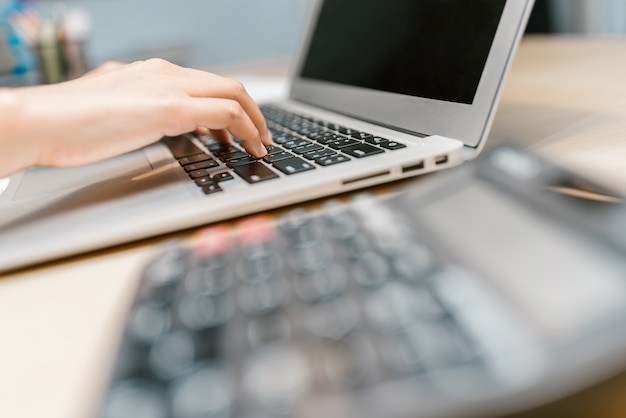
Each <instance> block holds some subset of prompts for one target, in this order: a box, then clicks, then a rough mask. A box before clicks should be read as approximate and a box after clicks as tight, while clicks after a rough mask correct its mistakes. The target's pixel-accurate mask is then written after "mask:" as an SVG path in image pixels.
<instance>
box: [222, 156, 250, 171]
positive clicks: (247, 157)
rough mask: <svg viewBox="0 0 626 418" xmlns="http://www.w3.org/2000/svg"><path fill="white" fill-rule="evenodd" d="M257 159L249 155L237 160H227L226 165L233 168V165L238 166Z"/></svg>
mask: <svg viewBox="0 0 626 418" xmlns="http://www.w3.org/2000/svg"><path fill="white" fill-rule="evenodd" d="M256 161H257V159H256V158H254V157H251V156H249V155H247V156H246V157H243V158H239V159H237V160H231V161H229V162H227V163H226V165H227V166H228V167H230V168H233V167H238V166H240V165H246V164H251V163H254V162H256Z"/></svg>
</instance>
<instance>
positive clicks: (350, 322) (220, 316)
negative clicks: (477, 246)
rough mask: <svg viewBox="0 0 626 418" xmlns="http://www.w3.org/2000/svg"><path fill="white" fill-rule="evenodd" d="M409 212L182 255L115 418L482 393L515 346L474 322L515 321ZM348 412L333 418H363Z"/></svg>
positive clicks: (246, 232)
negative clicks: (506, 348) (503, 345)
mask: <svg viewBox="0 0 626 418" xmlns="http://www.w3.org/2000/svg"><path fill="white" fill-rule="evenodd" d="M257 164H258V163H257ZM252 171H253V170H251V172H252ZM261 175H262V173H261ZM397 209H398V208H393V210H389V208H386V207H382V206H381V205H380V204H376V205H375V204H374V203H373V202H372V200H371V199H363V198H362V199H359V200H357V201H356V203H354V204H353V205H351V206H347V207H346V206H343V205H340V204H338V203H332V202H331V203H329V204H328V205H327V206H326V207H325V208H324V210H323V211H322V212H321V213H320V214H316V215H313V214H310V213H306V212H304V211H294V212H291V213H289V214H288V215H286V216H285V217H284V218H282V219H280V220H278V221H276V220H273V219H272V218H269V217H254V218H249V219H247V220H244V221H243V222H242V223H241V224H239V225H238V227H237V229H236V230H235V231H232V230H230V229H229V228H228V227H226V226H221V225H218V226H214V227H211V228H209V229H205V230H203V231H200V233H199V234H198V236H197V237H196V238H197V239H196V240H195V243H194V245H192V246H187V245H182V244H175V243H173V244H171V246H170V247H168V248H166V249H164V251H163V253H162V254H160V255H159V256H158V257H156V258H155V259H154V261H152V262H151V263H149V265H148V266H147V267H146V269H145V270H144V272H143V277H142V280H141V282H140V285H139V288H138V291H137V295H136V298H135V300H134V303H133V305H132V308H131V310H130V313H129V314H128V316H127V320H126V329H125V333H124V337H123V340H122V344H121V349H120V350H119V352H118V356H117V362H116V366H115V371H114V373H113V378H112V381H111V384H110V386H109V390H108V394H107V396H106V398H105V402H104V405H103V408H102V410H101V417H102V418H111V417H134V416H141V417H142V418H167V417H176V418H186V417H220V418H228V417H252V416H256V417H267V418H269V417H292V416H298V415H299V414H298V409H299V407H301V406H302V405H308V406H315V402H316V400H319V399H322V398H323V397H324V396H329V397H330V398H331V399H335V400H337V399H342V397H343V399H346V397H347V398H350V396H352V395H351V394H352V393H356V391H359V390H366V389H367V390H376V388H378V387H382V386H381V385H384V384H385V383H389V382H396V384H400V385H405V386H404V389H406V390H397V393H399V394H404V395H406V394H407V393H415V394H418V393H420V390H419V389H418V388H419V387H422V386H419V385H426V387H429V388H430V389H428V392H427V393H431V395H429V396H434V393H436V388H439V389H440V390H444V391H447V390H448V389H450V388H449V387H447V385H449V384H450V385H451V386H452V387H454V386H455V385H458V382H465V381H466V382H468V383H469V385H470V386H475V385H476V384H478V387H482V386H481V385H482V383H480V382H483V383H484V382H486V381H489V379H488V378H486V376H488V375H489V373H488V370H487V369H488V368H485V367H484V366H483V364H484V363H483V360H484V357H483V356H485V355H487V354H488V353H489V352H490V350H489V349H488V347H490V346H491V345H493V344H494V343H496V344H498V343H500V342H501V340H502V339H504V340H506V338H507V335H508V334H507V332H505V331H506V329H507V328H506V327H505V328H503V329H502V328H497V329H498V330H499V331H498V332H499V334H498V337H497V338H491V332H490V331H488V330H485V329H479V328H480V326H478V325H477V324H479V323H480V322H475V321H473V319H475V318H474V317H472V315H471V312H472V311H471V309H473V308H472V306H474V307H476V306H478V307H480V309H479V310H480V312H489V315H491V314H493V315H494V317H495V318H504V317H505V316H504V315H501V313H500V312H499V311H498V310H495V311H491V310H490V309H491V307H492V306H495V305H493V304H492V303H491V302H492V301H491V299H490V298H489V297H487V296H488V295H486V294H485V295H483V294H482V292H481V291H480V290H481V289H480V286H478V287H477V283H478V281H477V280H475V279H474V278H473V276H472V275H471V274H470V273H468V272H466V271H464V270H463V268H462V267H458V266H453V265H451V264H450V263H449V262H447V261H446V259H445V257H444V256H442V255H441V253H438V252H437V251H436V249H435V248H432V247H431V246H430V245H428V244H427V242H425V241H424V240H423V238H422V236H423V235H422V234H421V233H420V231H419V226H418V228H417V229H416V228H415V227H414V226H415V225H414V224H413V223H412V222H411V220H410V219H411V218H410V216H411V215H410V210H397ZM459 288H462V289H466V290H467V289H471V290H472V291H471V292H469V291H468V292H467V294H468V295H472V298H469V299H467V300H465V298H464V297H462V295H460V294H459V293H458V289H459ZM468 309H470V310H469V311H468ZM466 313H468V314H467V315H466ZM480 318H482V317H481V316H479V319H480ZM503 320H504V319H502V320H501V322H502V321H503ZM496 322H497V321H496ZM505 322H506V321H505ZM489 324H490V322H489ZM508 325H511V324H508ZM508 325H507V326H508ZM477 329H478V331H477ZM511 329H515V327H514V326H513V325H511ZM500 331H502V332H500ZM486 347H487V348H486ZM487 363H489V362H487ZM455 370H456V371H458V372H459V374H456V372H455ZM442 371H443V372H442ZM472 376H473V377H472ZM477 376H482V377H483V378H485V380H484V381H483V380H479V379H477ZM470 377H471V378H470ZM407 379H408V380H407ZM468 379H469V380H468ZM414 385H418V386H414ZM368 388H369V389H368ZM399 388H401V387H398V388H396V389H399ZM422 389H424V387H422ZM433 389H434V390H435V391H434V392H433ZM383 392H384V391H383ZM367 393H369V395H372V396H373V395H375V394H376V392H371V391H370V392H367ZM393 393H396V391H395V390H394V392H393ZM369 395H368V396H369ZM386 396H387V397H384V396H383V397H382V398H380V399H379V400H380V401H381V402H382V400H384V402H382V404H383V405H382V407H383V410H384V411H385V412H384V415H386V416H392V415H393V414H392V411H393V410H394V405H393V395H391V393H387V395H386ZM389 396H391V397H389ZM337 397H339V398H337ZM411 398H412V397H409V399H407V398H403V399H402V402H404V403H406V402H410V399H411ZM359 399H360V398H358V397H355V398H354V399H352V401H351V402H354V403H353V404H352V405H353V406H355V407H357V406H358V405H359V402H360V401H359ZM361 401H363V399H361ZM389 402H392V403H389ZM337 405H338V407H339V410H337V411H334V410H332V403H331V404H326V408H331V409H329V410H326V412H325V413H322V414H321V415H324V416H346V417H347V416H352V414H349V413H348V411H347V410H343V409H341V405H342V404H341V403H339V404H337ZM419 407H420V406H419V404H416V405H414V406H413V408H415V409H414V410H415V411H417V410H419ZM321 411H323V409H320V413H321ZM354 411H355V414H356V416H363V417H367V416H370V415H369V414H368V413H366V412H365V411H363V410H360V409H359V408H358V407H357V409H355V410H354ZM356 411H360V412H356ZM309 412H310V411H309ZM333 413H334V414H333ZM305 415H306V414H305ZM321 415H320V416H321ZM307 416H315V415H307ZM372 416H376V412H372ZM378 416H382V415H378Z"/></svg>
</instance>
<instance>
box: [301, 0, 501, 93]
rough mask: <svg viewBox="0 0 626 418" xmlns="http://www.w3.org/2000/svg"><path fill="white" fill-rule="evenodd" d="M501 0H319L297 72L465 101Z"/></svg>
mask: <svg viewBox="0 0 626 418" xmlns="http://www.w3.org/2000/svg"><path fill="white" fill-rule="evenodd" d="M381 2H383V4H384V7H381ZM506 2H507V0H419V1H416V0H326V1H325V2H324V4H323V6H322V9H321V11H320V14H319V18H318V22H317V25H316V29H315V31H314V33H313V37H312V39H311V43H310V45H309V50H308V53H307V54H306V58H305V60H304V63H303V66H302V67H301V73H300V75H301V77H303V78H309V79H314V80H321V81H326V82H331V83H339V84H347V85H350V86H355V87H362V88H367V89H373V90H379V91H386V92H391V93H399V94H405V95H409V96H417V97H423V98H428V99H435V100H442V101H447V102H455V103H462V104H472V103H473V101H474V98H475V95H476V91H477V88H478V85H479V82H480V79H481V76H482V73H483V69H484V67H485V63H486V62H487V58H488V56H489V51H490V48H491V45H492V43H493V39H494V36H495V34H496V31H497V29H498V24H499V22H500V19H501V17H502V14H503V11H504V8H505V5H506Z"/></svg>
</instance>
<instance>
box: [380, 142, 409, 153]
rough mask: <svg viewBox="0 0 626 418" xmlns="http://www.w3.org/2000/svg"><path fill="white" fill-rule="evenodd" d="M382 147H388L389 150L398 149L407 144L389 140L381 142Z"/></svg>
mask: <svg viewBox="0 0 626 418" xmlns="http://www.w3.org/2000/svg"><path fill="white" fill-rule="evenodd" d="M380 146H381V147H383V148H386V149H388V150H392V151H393V150H397V149H402V148H406V145H404V144H401V143H399V142H395V141H389V142H386V143H382V144H380Z"/></svg>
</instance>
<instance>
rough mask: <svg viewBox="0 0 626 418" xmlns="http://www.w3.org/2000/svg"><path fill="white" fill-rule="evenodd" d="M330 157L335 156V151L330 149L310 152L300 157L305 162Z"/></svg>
mask: <svg viewBox="0 0 626 418" xmlns="http://www.w3.org/2000/svg"><path fill="white" fill-rule="evenodd" d="M331 155H337V151H333V150H331V149H327V148H324V149H321V150H319V151H312V152H307V153H306V154H303V155H302V156H303V157H304V158H306V159H307V160H319V159H320V158H324V157H330V156H331Z"/></svg>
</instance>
